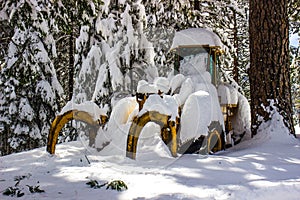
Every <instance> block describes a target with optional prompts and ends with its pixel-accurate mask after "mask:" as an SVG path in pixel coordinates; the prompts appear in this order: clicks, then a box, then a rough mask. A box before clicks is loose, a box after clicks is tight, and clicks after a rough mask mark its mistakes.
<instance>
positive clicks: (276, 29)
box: [249, 0, 295, 135]
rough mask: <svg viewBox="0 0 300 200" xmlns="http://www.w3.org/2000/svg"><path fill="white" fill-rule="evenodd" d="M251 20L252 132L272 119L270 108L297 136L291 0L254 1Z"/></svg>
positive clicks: (252, 2)
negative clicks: (291, 44) (294, 123)
mask: <svg viewBox="0 0 300 200" xmlns="http://www.w3.org/2000/svg"><path fill="white" fill-rule="evenodd" d="M274 13H276V15H274ZM249 19H250V21H249V27H250V29H249V31H250V32H249V34H250V52H251V54H250V60H251V66H250V69H249V77H250V88H251V120H252V134H253V135H255V134H256V133H257V130H258V128H259V126H260V124H261V123H262V122H264V121H268V120H270V119H271V118H272V115H271V110H272V109H276V110H277V111H278V112H279V113H280V114H281V116H282V117H283V121H284V123H285V125H286V127H287V128H288V129H289V131H290V133H291V134H293V135H295V130H294V126H293V120H292V101H291V83H290V71H289V67H290V66H289V60H290V59H289V21H288V1H287V0H280V1H278V0H277V1H274V0H273V1H269V0H268V1H266V0H264V1H258V0H251V1H250V17H249ZM272 104H273V107H272ZM274 107H275V108H274Z"/></svg>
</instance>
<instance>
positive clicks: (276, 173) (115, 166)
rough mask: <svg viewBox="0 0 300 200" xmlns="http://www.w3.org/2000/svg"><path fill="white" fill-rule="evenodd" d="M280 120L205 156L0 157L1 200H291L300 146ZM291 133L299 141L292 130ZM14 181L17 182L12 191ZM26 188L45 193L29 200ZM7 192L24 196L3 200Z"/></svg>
mask: <svg viewBox="0 0 300 200" xmlns="http://www.w3.org/2000/svg"><path fill="white" fill-rule="evenodd" d="M279 119H280V118H277V119H276V117H274V119H273V121H272V122H270V123H266V124H263V126H262V128H261V130H260V132H259V134H258V135H257V136H256V137H254V138H253V139H251V140H248V141H244V142H243V143H240V144H239V145H237V146H235V147H233V148H231V149H227V150H226V151H223V152H219V153H217V154H216V155H209V156H201V155H183V156H180V157H178V158H172V157H168V156H166V155H164V156H162V157H160V156H157V157H155V156H153V155H152V156H151V158H150V156H149V157H147V156H146V155H145V156H143V158H142V159H138V160H137V161H134V160H130V159H128V158H124V157H120V156H99V154H98V155H97V153H96V152H94V151H93V150H92V149H90V148H86V147H84V143H82V142H80V141H79V142H71V143H65V144H60V145H57V150H56V155H54V156H51V155H49V154H48V153H47V152H46V150H45V148H40V149H36V150H32V151H28V152H23V153H17V154H12V155H8V156H4V157H0V191H1V194H0V199H2V200H3V199H30V200H31V199H49V200H53V199H64V200H66V199H89V200H90V199H91V200H92V199H97V200H100V199H105V200H107V199H126V200H127V199H136V200H137V199H139V200H142V199H170V200H173V199H249V200H253V199H256V200H259V199H262V200H268V199H272V200H274V199H289V200H291V199H295V200H296V199H299V197H300V140H299V138H297V139H295V138H293V137H291V136H289V135H288V133H287V130H286V129H285V128H283V126H282V123H281V120H279ZM296 131H297V134H300V128H299V126H298V125H297V127H296ZM150 149H151V148H150ZM86 156H87V158H88V159H87V158H86ZM89 162H90V164H89ZM22 176H23V177H22ZM17 178H19V179H22V180H21V181H20V182H19V184H18V185H17V186H15V184H16V183H17V181H16V180H15V179H17ZM90 180H97V181H98V182H99V184H102V183H106V182H110V181H113V180H122V181H124V182H125V183H126V184H127V186H128V189H127V190H125V191H120V192H119V191H116V190H111V189H108V190H106V187H102V188H100V189H93V188H90V187H89V186H88V185H86V183H87V182H88V181H90ZM26 185H28V186H33V187H35V186H39V189H42V190H44V191H45V192H43V193H33V194H32V193H30V192H29V189H28V186H26ZM8 187H13V188H15V187H16V188H18V189H19V190H20V191H21V193H24V195H23V196H22V197H20V198H17V197H16V196H14V197H10V196H4V195H2V193H3V191H5V189H6V188H8Z"/></svg>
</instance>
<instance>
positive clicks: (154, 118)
mask: <svg viewBox="0 0 300 200" xmlns="http://www.w3.org/2000/svg"><path fill="white" fill-rule="evenodd" d="M169 119H170V116H168V115H165V114H161V113H159V112H157V111H148V112H146V113H144V114H143V115H141V116H139V117H136V118H134V120H133V122H132V124H131V126H130V129H129V133H128V137H127V149H126V157H128V158H131V159H135V158H136V153H137V152H136V150H137V142H138V139H139V136H140V134H141V132H142V129H143V128H144V126H145V125H146V124H147V123H148V122H154V123H156V124H158V125H159V126H160V128H161V135H162V140H163V141H164V142H165V143H166V144H167V145H170V146H169V148H170V150H171V153H172V156H174V157H175V156H176V155H177V138H176V137H177V136H176V123H175V122H174V121H169ZM166 130H169V131H166Z"/></svg>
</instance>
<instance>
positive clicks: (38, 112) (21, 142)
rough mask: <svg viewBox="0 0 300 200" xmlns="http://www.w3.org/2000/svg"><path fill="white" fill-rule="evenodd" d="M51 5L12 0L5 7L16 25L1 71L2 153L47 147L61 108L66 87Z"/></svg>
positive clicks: (0, 116)
mask: <svg viewBox="0 0 300 200" xmlns="http://www.w3.org/2000/svg"><path fill="white" fill-rule="evenodd" d="M50 9H51V7H49V5H48V4H47V3H44V1H32V2H31V1H26V2H17V3H14V2H11V1H7V2H6V4H5V6H4V7H3V9H2V10H1V13H2V14H3V13H5V14H6V15H7V16H9V18H7V19H6V20H8V21H9V23H10V24H11V26H13V25H14V26H15V27H14V35H13V37H12V38H11V41H10V43H9V47H8V54H7V57H6V60H5V63H4V67H3V69H2V70H1V72H0V73H1V76H0V89H1V90H0V91H1V92H0V123H2V124H3V125H4V130H3V132H2V133H1V135H0V137H1V143H2V144H1V154H2V155H5V154H8V153H10V152H11V151H16V152H18V151H23V150H27V149H31V148H35V147H40V146H42V145H45V144H46V139H47V135H48V130H49V127H50V124H51V121H52V120H53V118H54V116H55V114H56V113H57V111H58V110H59V105H58V100H59V98H60V96H61V94H62V93H63V91H62V88H61V86H60V84H59V82H58V80H57V77H56V73H55V69H54V66H53V63H52V62H51V57H52V56H55V44H54V40H53V36H52V34H51V29H52V28H53V27H52V25H53V24H52V23H51V20H49V19H50V15H49V14H50ZM2 16H3V15H2Z"/></svg>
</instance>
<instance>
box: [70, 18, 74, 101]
mask: <svg viewBox="0 0 300 200" xmlns="http://www.w3.org/2000/svg"><path fill="white" fill-rule="evenodd" d="M71 20H72V25H71V33H70V38H69V45H70V46H69V101H71V100H72V97H73V89H74V53H75V52H74V35H73V14H71Z"/></svg>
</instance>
